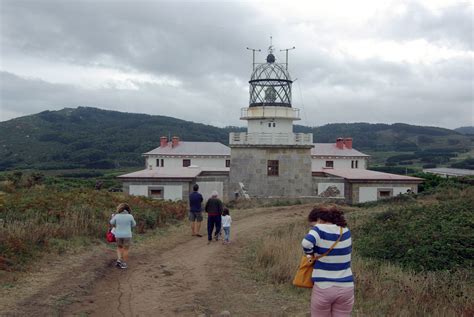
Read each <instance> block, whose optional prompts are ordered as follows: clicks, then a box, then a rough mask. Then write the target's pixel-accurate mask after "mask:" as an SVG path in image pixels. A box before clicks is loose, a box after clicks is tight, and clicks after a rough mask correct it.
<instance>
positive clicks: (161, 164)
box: [156, 159, 165, 167]
mask: <svg viewBox="0 0 474 317" xmlns="http://www.w3.org/2000/svg"><path fill="white" fill-rule="evenodd" d="M156 166H157V167H160V166H161V167H164V166H165V160H163V159H156Z"/></svg>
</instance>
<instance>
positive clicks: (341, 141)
mask: <svg viewBox="0 0 474 317" xmlns="http://www.w3.org/2000/svg"><path fill="white" fill-rule="evenodd" d="M336 147H337V148H338V149H339V150H342V149H344V139H343V138H337V139H336Z"/></svg>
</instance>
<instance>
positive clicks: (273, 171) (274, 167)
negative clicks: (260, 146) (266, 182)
mask: <svg viewBox="0 0 474 317" xmlns="http://www.w3.org/2000/svg"><path fill="white" fill-rule="evenodd" d="M278 163H279V162H278V160H269V161H268V162H267V171H268V174H267V175H268V176H278Z"/></svg>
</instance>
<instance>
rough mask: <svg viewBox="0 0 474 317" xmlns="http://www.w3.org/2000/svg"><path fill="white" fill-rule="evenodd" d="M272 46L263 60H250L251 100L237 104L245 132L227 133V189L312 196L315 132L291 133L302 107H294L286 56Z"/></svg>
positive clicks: (266, 193)
mask: <svg viewBox="0 0 474 317" xmlns="http://www.w3.org/2000/svg"><path fill="white" fill-rule="evenodd" d="M273 51H274V48H273V46H270V47H269V49H268V55H267V57H266V59H265V60H264V62H263V63H255V62H254V63H253V69H252V74H251V76H250V81H249V105H248V107H245V108H242V109H241V115H240V119H241V120H245V121H247V132H242V133H230V135H229V145H230V148H231V163H230V165H231V169H230V175H229V176H230V182H229V185H230V189H231V190H234V192H237V191H242V188H245V192H247V193H248V194H249V195H251V196H254V197H272V196H274V197H301V196H309V195H311V192H312V191H311V188H312V183H311V148H312V147H313V136H312V134H310V133H308V134H305V133H294V132H293V122H294V121H296V120H300V111H299V109H297V108H293V106H292V84H293V80H292V79H291V76H290V73H289V71H288V59H287V60H286V62H285V63H278V62H277V60H276V57H275V55H274V52H273Z"/></svg>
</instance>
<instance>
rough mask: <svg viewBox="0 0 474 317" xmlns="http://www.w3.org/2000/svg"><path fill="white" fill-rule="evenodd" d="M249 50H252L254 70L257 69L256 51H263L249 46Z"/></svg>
mask: <svg viewBox="0 0 474 317" xmlns="http://www.w3.org/2000/svg"><path fill="white" fill-rule="evenodd" d="M247 49H248V50H249V51H252V70H255V52H261V51H262V50H261V49H256V48H250V47H247Z"/></svg>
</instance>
